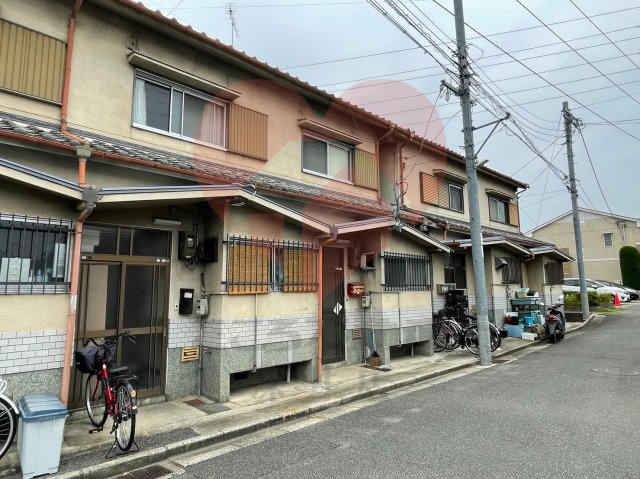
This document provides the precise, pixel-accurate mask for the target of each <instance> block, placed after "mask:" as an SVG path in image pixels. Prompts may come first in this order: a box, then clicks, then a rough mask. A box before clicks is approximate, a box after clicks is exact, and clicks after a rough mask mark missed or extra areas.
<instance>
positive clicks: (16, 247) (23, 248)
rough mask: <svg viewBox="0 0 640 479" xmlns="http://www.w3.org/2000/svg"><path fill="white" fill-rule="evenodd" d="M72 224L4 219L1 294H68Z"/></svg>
mask: <svg viewBox="0 0 640 479" xmlns="http://www.w3.org/2000/svg"><path fill="white" fill-rule="evenodd" d="M70 227H71V222H69V221H64V220H54V219H51V218H48V219H45V218H34V217H27V216H18V215H0V294H25V293H26V294H38V293H40V294H42V293H67V292H68V291H69V282H68V277H67V267H68V263H69V250H70V248H69V245H70V235H69V231H70Z"/></svg>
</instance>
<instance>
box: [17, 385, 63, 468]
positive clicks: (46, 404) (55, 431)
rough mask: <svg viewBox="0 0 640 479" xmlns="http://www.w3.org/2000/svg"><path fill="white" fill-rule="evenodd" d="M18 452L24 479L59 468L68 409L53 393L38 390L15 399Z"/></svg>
mask: <svg viewBox="0 0 640 479" xmlns="http://www.w3.org/2000/svg"><path fill="white" fill-rule="evenodd" d="M17 406H18V411H20V423H19V424H18V456H19V457H20V469H22V477H23V479H29V478H31V477H33V476H39V475H42V474H53V473H55V472H58V467H59V466H60V451H61V450H62V438H63V435H64V423H65V418H66V417H67V415H68V413H67V409H66V408H65V407H64V406H63V404H62V403H61V402H60V400H59V399H58V398H57V397H55V396H52V395H46V394H37V395H29V396H24V397H22V398H20V400H19V401H18V404H17Z"/></svg>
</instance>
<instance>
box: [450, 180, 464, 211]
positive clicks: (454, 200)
mask: <svg viewBox="0 0 640 479" xmlns="http://www.w3.org/2000/svg"><path fill="white" fill-rule="evenodd" d="M449 208H451V209H452V210H455V211H463V207H462V187H461V186H458V185H453V184H449Z"/></svg>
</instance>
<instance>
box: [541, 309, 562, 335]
mask: <svg viewBox="0 0 640 479" xmlns="http://www.w3.org/2000/svg"><path fill="white" fill-rule="evenodd" d="M564 328H565V322H564V315H563V314H562V311H560V303H555V304H552V305H551V306H549V307H548V308H547V317H546V318H545V321H544V329H545V331H546V333H547V335H548V336H549V339H550V340H551V342H552V343H557V342H558V341H560V340H561V339H562V338H564Z"/></svg>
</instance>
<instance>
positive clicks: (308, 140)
mask: <svg viewBox="0 0 640 479" xmlns="http://www.w3.org/2000/svg"><path fill="white" fill-rule="evenodd" d="M302 140H303V141H302V170H303V171H305V172H307V173H313V174H316V175H321V176H325V177H327V178H331V179H334V180H340V181H347V182H351V163H352V157H353V147H351V146H349V145H346V144H344V143H340V142H337V141H333V140H328V139H326V138H322V137H321V136H316V135H312V134H310V133H307V132H305V133H304V134H303V138H302Z"/></svg>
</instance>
